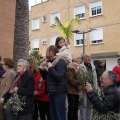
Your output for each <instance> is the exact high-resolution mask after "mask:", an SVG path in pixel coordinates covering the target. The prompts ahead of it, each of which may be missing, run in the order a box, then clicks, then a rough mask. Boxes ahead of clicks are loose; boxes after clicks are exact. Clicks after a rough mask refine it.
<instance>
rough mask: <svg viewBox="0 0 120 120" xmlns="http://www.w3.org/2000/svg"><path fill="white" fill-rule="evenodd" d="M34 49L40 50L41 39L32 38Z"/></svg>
mask: <svg viewBox="0 0 120 120" xmlns="http://www.w3.org/2000/svg"><path fill="white" fill-rule="evenodd" d="M32 50H39V39H34V40H32Z"/></svg>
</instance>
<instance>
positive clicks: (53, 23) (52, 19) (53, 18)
mask: <svg viewBox="0 0 120 120" xmlns="http://www.w3.org/2000/svg"><path fill="white" fill-rule="evenodd" d="M55 17H58V18H59V19H60V13H59V12H57V13H52V14H51V17H50V25H51V26H53V25H55Z"/></svg>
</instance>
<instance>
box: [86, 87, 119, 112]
mask: <svg viewBox="0 0 120 120" xmlns="http://www.w3.org/2000/svg"><path fill="white" fill-rule="evenodd" d="M103 92H104V97H103V99H102V100H100V98H99V97H98V95H97V94H96V93H95V92H91V93H88V98H89V100H90V101H91V103H92V104H93V107H94V108H95V109H96V110H97V111H98V112H100V113H107V112H108V111H112V112H115V113H118V112H119V107H120V101H119V94H118V88H117V87H116V86H115V85H110V86H108V87H106V88H105V89H104V90H103Z"/></svg>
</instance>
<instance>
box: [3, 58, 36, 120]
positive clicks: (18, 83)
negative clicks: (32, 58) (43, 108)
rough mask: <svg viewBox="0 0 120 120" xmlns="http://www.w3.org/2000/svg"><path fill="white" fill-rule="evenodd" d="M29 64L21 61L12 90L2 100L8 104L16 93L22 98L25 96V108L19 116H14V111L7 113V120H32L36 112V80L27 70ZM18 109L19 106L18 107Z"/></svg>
mask: <svg viewBox="0 0 120 120" xmlns="http://www.w3.org/2000/svg"><path fill="white" fill-rule="evenodd" d="M28 68H29V62H28V61H26V60H24V59H19V60H18V63H17V72H18V75H17V76H16V78H15V81H14V82H13V84H12V86H11V88H10V90H9V91H8V92H7V93H5V94H4V95H3V97H2V98H1V101H2V102H4V103H5V102H6V101H7V100H8V99H9V98H10V96H11V95H13V94H14V93H15V92H17V94H18V95H19V96H21V97H23V96H25V106H24V107H22V109H23V110H22V111H19V112H18V115H17V116H15V115H14V111H7V112H6V113H5V117H6V118H5V120H16V119H17V120H32V113H33V111H34V78H33V76H32V75H31V74H29V72H28V71H27V69H28ZM16 107H17V106H16Z"/></svg>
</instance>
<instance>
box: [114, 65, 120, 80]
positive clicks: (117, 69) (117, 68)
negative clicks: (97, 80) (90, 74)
mask: <svg viewBox="0 0 120 120" xmlns="http://www.w3.org/2000/svg"><path fill="white" fill-rule="evenodd" d="M113 71H114V72H116V74H117V75H118V82H120V67H119V66H118V65H116V66H115V67H114V68H113Z"/></svg>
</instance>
